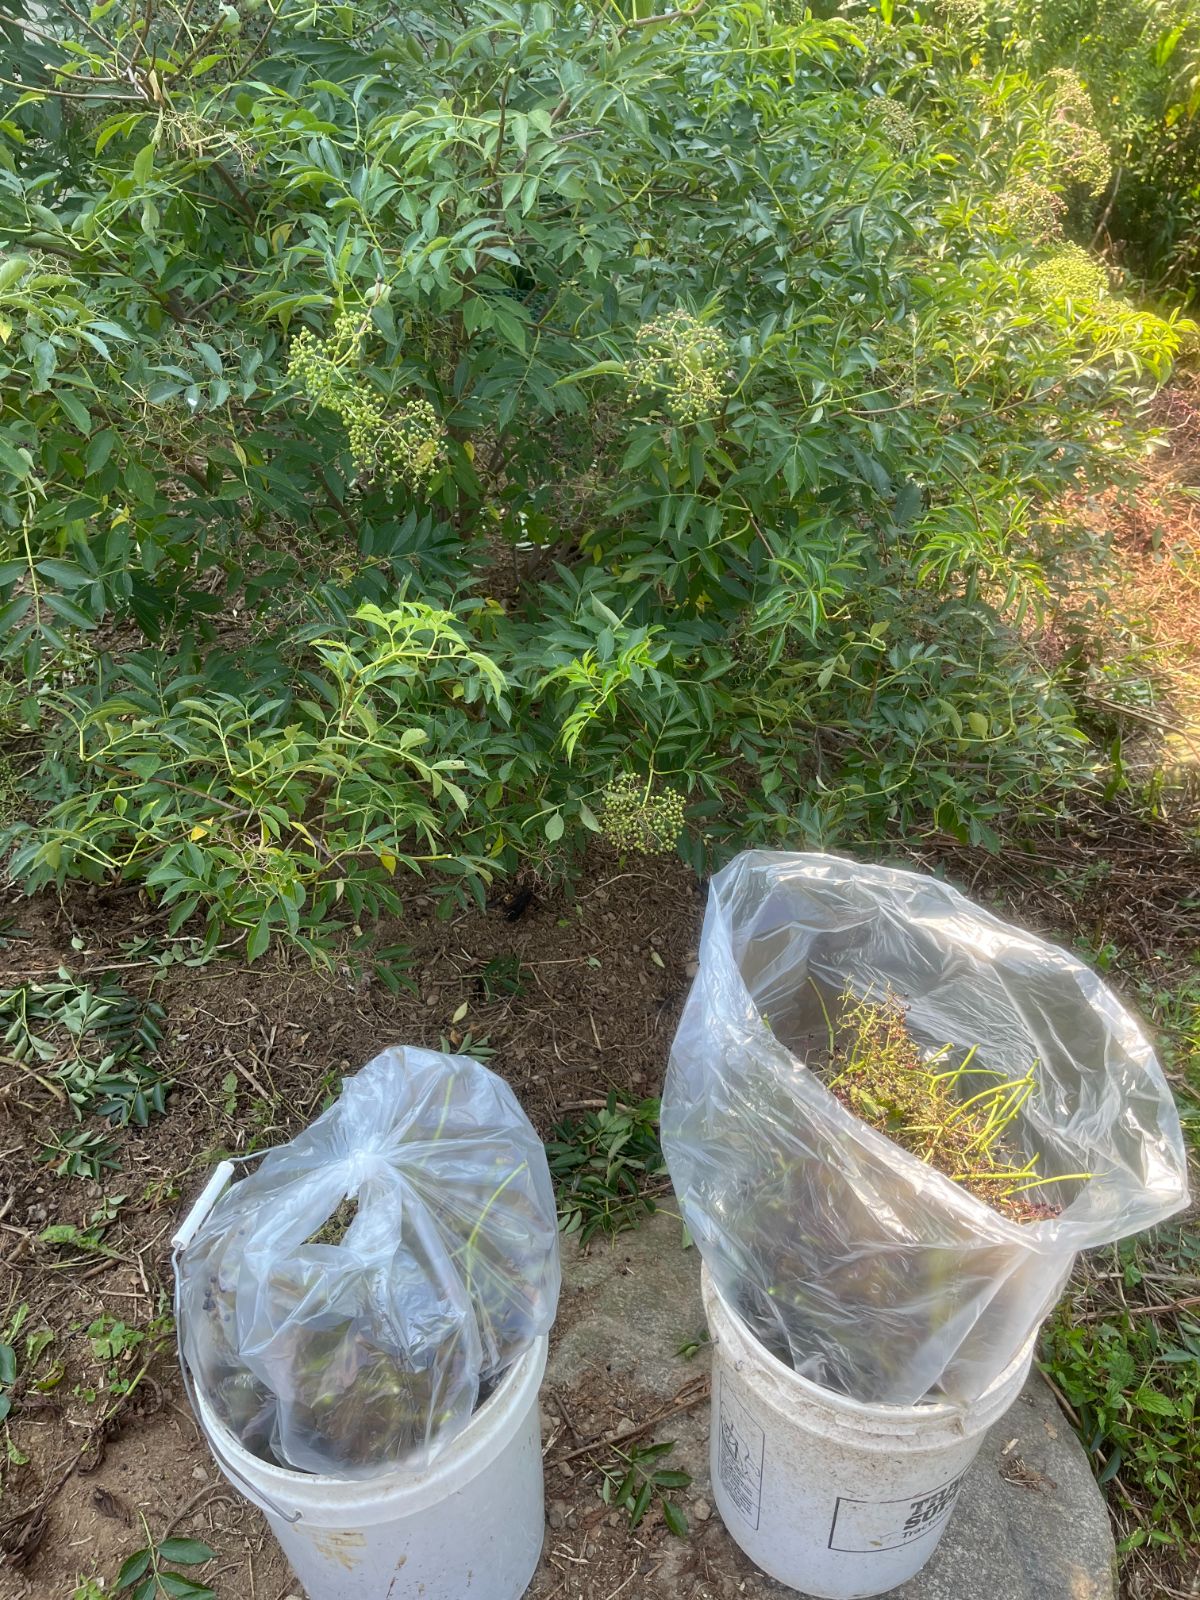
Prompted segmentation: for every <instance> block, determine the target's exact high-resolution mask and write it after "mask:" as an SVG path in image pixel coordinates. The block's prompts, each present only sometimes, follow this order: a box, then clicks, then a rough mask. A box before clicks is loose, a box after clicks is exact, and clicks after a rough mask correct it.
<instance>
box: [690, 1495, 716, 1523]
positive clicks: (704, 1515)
mask: <svg viewBox="0 0 1200 1600" xmlns="http://www.w3.org/2000/svg"><path fill="white" fill-rule="evenodd" d="M692 1515H693V1516H694V1517H695V1519H696V1521H697V1522H707V1521H708V1519H709V1517H711V1516H712V1507H711V1506H710V1505H709V1503H708V1501H707V1500H697V1501H696V1504H695V1505H694V1506H693V1507H692Z"/></svg>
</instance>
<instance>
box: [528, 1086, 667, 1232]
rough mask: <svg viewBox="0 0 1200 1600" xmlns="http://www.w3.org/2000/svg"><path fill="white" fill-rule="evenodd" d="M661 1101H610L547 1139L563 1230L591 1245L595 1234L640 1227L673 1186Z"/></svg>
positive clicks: (561, 1126) (568, 1122) (612, 1096)
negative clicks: (663, 1138) (660, 1117)
mask: <svg viewBox="0 0 1200 1600" xmlns="http://www.w3.org/2000/svg"><path fill="white" fill-rule="evenodd" d="M658 1110H659V1103H658V1101H657V1100H642V1101H640V1102H639V1103H638V1104H636V1105H626V1104H624V1103H620V1102H618V1100H617V1097H616V1095H615V1094H610V1095H609V1097H608V1103H607V1104H606V1105H604V1106H602V1107H599V1108H598V1109H595V1110H589V1111H587V1112H585V1113H584V1115H583V1116H581V1117H573V1118H568V1119H567V1120H565V1121H564V1122H561V1123H560V1124H559V1125H558V1127H556V1128H555V1129H554V1130H553V1132H552V1134H551V1136H550V1138H549V1139H548V1140H547V1142H546V1155H547V1158H548V1160H549V1163H550V1176H551V1177H552V1178H553V1179H554V1184H555V1188H556V1190H557V1193H558V1221H559V1227H560V1229H561V1230H562V1232H563V1233H566V1234H576V1235H577V1236H578V1238H579V1242H580V1243H581V1244H587V1243H588V1241H589V1240H590V1239H592V1238H593V1237H594V1236H595V1235H596V1234H597V1233H607V1234H610V1235H616V1234H618V1233H624V1232H625V1231H626V1230H627V1229H629V1228H636V1227H638V1226H639V1224H640V1223H642V1222H643V1221H644V1220H645V1219H646V1217H648V1216H652V1215H653V1213H654V1209H655V1196H656V1195H660V1194H662V1193H665V1192H666V1190H667V1188H668V1187H669V1185H668V1181H667V1176H666V1172H667V1169H666V1164H665V1162H664V1161H663V1153H662V1145H661V1144H660V1143H659V1136H658Z"/></svg>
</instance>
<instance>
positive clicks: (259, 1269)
mask: <svg viewBox="0 0 1200 1600" xmlns="http://www.w3.org/2000/svg"><path fill="white" fill-rule="evenodd" d="M558 1289H559V1261H558V1231H557V1223H556V1217H555V1205H554V1191H553V1187H552V1185H551V1181H550V1172H549V1168H548V1167H547V1164H546V1154H545V1150H544V1149H543V1147H542V1143H541V1140H540V1139H539V1138H538V1137H537V1134H536V1133H535V1132H534V1130H533V1128H532V1126H531V1125H530V1122H529V1119H528V1118H527V1117H526V1115H525V1113H524V1111H523V1110H522V1109H521V1106H520V1104H519V1103H518V1101H517V1099H516V1096H515V1095H514V1094H513V1093H512V1091H511V1089H509V1088H508V1086H507V1084H505V1083H504V1082H503V1081H502V1080H501V1079H500V1078H498V1077H496V1075H495V1074H494V1073H492V1072H489V1071H488V1070H487V1069H486V1068H485V1067H482V1066H480V1064H479V1063H478V1062H477V1061H473V1060H471V1059H470V1058H469V1057H467V1056H447V1055H439V1054H436V1053H434V1052H433V1051H430V1050H414V1049H399V1048H398V1049H393V1050H386V1051H384V1053H383V1054H382V1055H379V1056H376V1058H375V1059H374V1060H373V1061H372V1062H370V1063H369V1064H368V1065H367V1066H365V1067H364V1068H363V1069H362V1071H361V1072H359V1073H358V1074H357V1075H356V1076H354V1077H352V1078H346V1079H344V1080H343V1082H342V1093H341V1097H340V1098H339V1099H338V1100H337V1101H336V1102H335V1103H334V1104H333V1105H332V1106H331V1107H330V1109H329V1110H328V1111H326V1112H325V1113H324V1115H322V1116H321V1117H318V1119H317V1120H316V1121H315V1122H314V1123H312V1125H311V1126H310V1127H308V1128H306V1129H305V1130H304V1132H303V1133H301V1134H299V1135H298V1136H297V1137H296V1138H295V1139H293V1140H292V1141H291V1143H290V1144H286V1145H281V1146H280V1147H279V1148H278V1149H275V1150H272V1151H271V1152H270V1153H269V1154H268V1155H267V1156H266V1157H265V1158H264V1159H263V1161H262V1163H261V1165H260V1166H258V1167H257V1168H256V1169H254V1170H253V1171H252V1172H251V1173H250V1174H249V1175H248V1176H247V1177H246V1178H244V1179H242V1181H241V1182H239V1183H236V1184H234V1185H233V1187H232V1188H230V1189H228V1190H226V1192H225V1194H224V1195H222V1197H221V1198H220V1200H218V1202H217V1204H216V1205H215V1206H214V1207H213V1209H212V1211H211V1212H210V1213H209V1215H208V1217H207V1218H206V1219H205V1221H204V1222H203V1224H202V1225H201V1227H200V1229H199V1231H198V1232H197V1234H196V1236H195V1238H194V1239H193V1240H192V1241H191V1242H190V1244H189V1245H188V1247H187V1249H186V1251H185V1253H184V1255H183V1256H182V1258H181V1261H180V1263H179V1281H178V1313H179V1336H180V1347H181V1350H182V1354H183V1357H184V1359H185V1360H186V1362H187V1364H188V1367H189V1368H190V1370H191V1372H192V1374H193V1376H194V1378H195V1380H196V1382H197V1383H198V1384H199V1385H200V1387H201V1389H202V1391H203V1393H204V1395H205V1397H206V1399H207V1400H208V1401H209V1403H210V1404H211V1405H212V1406H213V1408H214V1410H215V1411H216V1413H217V1415H218V1416H219V1417H220V1418H221V1420H222V1421H223V1422H224V1423H225V1424H226V1426H227V1427H229V1428H230V1429H231V1430H232V1431H233V1433H234V1434H235V1435H236V1436H237V1437H238V1439H239V1440H240V1441H241V1442H242V1444H243V1445H244V1446H245V1447H246V1448H247V1449H249V1450H251V1451H252V1452H254V1453H255V1454H256V1455H259V1456H262V1457H263V1458H264V1459H267V1460H274V1461H276V1462H277V1463H278V1464H279V1465H281V1466H285V1467H291V1468H295V1469H298V1470H300V1471H307V1472H321V1473H329V1474H333V1475H335V1476H338V1477H343V1478H363V1477H370V1476H374V1475H376V1474H378V1473H382V1472H386V1471H388V1470H390V1469H392V1468H394V1467H396V1466H398V1465H404V1466H419V1465H421V1464H422V1463H423V1462H424V1461H427V1460H428V1459H430V1458H431V1456H432V1455H433V1454H434V1453H436V1451H437V1449H438V1448H439V1447H440V1446H441V1445H443V1444H444V1443H445V1442H446V1441H447V1440H449V1439H450V1438H452V1437H453V1436H454V1435H455V1434H456V1433H458V1432H459V1431H460V1430H461V1429H462V1428H463V1427H464V1426H465V1425H466V1423H467V1422H468V1421H469V1420H470V1417H471V1414H472V1412H473V1411H474V1410H475V1408H476V1405H477V1404H478V1403H479V1402H480V1401H481V1399H482V1398H483V1397H484V1396H485V1395H486V1393H487V1392H489V1390H490V1388H491V1387H493V1386H494V1385H495V1383H496V1382H497V1381H498V1379H499V1378H500V1377H501V1376H502V1374H503V1373H504V1371H505V1370H506V1368H508V1367H510V1366H511V1365H512V1363H513V1362H514V1361H516V1360H517V1359H518V1357H519V1356H520V1355H521V1354H522V1353H523V1352H524V1351H525V1350H526V1349H527V1348H528V1346H529V1345H530V1344H531V1342H532V1341H533V1340H534V1339H536V1338H537V1337H538V1336H539V1335H541V1334H543V1333H545V1332H547V1331H548V1329H549V1328H550V1325H551V1323H552V1322H553V1320H554V1312H555V1307H556V1305H557V1301H558Z"/></svg>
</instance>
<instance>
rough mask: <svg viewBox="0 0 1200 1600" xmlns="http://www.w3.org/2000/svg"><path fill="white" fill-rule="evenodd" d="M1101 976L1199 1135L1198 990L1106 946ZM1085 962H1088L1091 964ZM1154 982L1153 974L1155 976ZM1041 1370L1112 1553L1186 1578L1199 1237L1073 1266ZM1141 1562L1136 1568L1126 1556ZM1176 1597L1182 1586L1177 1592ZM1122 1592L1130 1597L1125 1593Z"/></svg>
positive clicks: (1191, 1231)
mask: <svg viewBox="0 0 1200 1600" xmlns="http://www.w3.org/2000/svg"><path fill="white" fill-rule="evenodd" d="M1100 948H1101V951H1102V953H1103V954H1104V956H1105V957H1106V961H1105V966H1106V970H1108V971H1110V972H1112V974H1113V977H1114V980H1115V981H1116V982H1118V983H1121V984H1123V985H1124V986H1125V987H1126V988H1127V989H1130V990H1132V992H1133V994H1134V996H1135V997H1136V999H1137V1000H1138V1001H1139V1003H1140V1005H1141V1007H1142V1009H1143V1011H1144V1012H1145V1013H1147V1014H1148V1015H1149V1016H1150V1017H1151V1018H1152V1019H1153V1020H1154V1021H1155V1022H1156V1023H1157V1024H1158V1028H1159V1030H1160V1053H1161V1055H1162V1059H1163V1063H1164V1065H1165V1067H1166V1068H1167V1070H1168V1073H1169V1074H1170V1075H1171V1079H1172V1082H1173V1084H1174V1086H1175V1091H1176V1096H1177V1099H1178V1103H1179V1111H1180V1116H1181V1119H1182V1121H1183V1124H1184V1129H1185V1131H1186V1132H1188V1133H1189V1134H1190V1136H1191V1138H1192V1140H1193V1142H1194V1141H1195V1137H1196V1129H1197V1126H1200V1076H1198V1074H1197V1067H1196V1063H1197V1062H1198V1061H1200V984H1197V983H1196V982H1195V981H1194V980H1193V981H1191V982H1184V983H1183V984H1181V985H1180V986H1178V987H1177V988H1175V989H1172V990H1167V989H1164V988H1163V987H1162V986H1161V981H1160V980H1156V979H1155V978H1153V977H1146V976H1144V975H1143V973H1142V971H1141V970H1140V969H1139V967H1138V966H1136V965H1135V964H1134V963H1133V962H1131V961H1130V959H1129V957H1128V955H1127V954H1125V953H1123V952H1122V950H1121V949H1120V948H1119V947H1118V946H1116V945H1113V944H1111V943H1105V944H1103V945H1102V946H1101V947H1100ZM1093 954H1094V952H1093ZM1152 970H1153V969H1152ZM1041 1359H1042V1364H1043V1367H1044V1369H1045V1370H1046V1372H1047V1373H1048V1374H1049V1376H1050V1377H1051V1378H1052V1379H1053V1381H1054V1383H1055V1384H1056V1385H1057V1387H1058V1389H1059V1391H1060V1392H1061V1394H1062V1395H1063V1396H1064V1398H1065V1399H1066V1401H1067V1403H1068V1404H1069V1405H1070V1407H1071V1408H1072V1410H1073V1412H1074V1418H1075V1421H1076V1425H1077V1429H1078V1432H1079V1435H1080V1438H1081V1439H1082V1441H1083V1444H1084V1447H1085V1449H1086V1450H1087V1451H1088V1453H1089V1455H1090V1456H1091V1459H1092V1462H1093V1465H1094V1467H1095V1471H1096V1476H1097V1479H1098V1481H1099V1482H1100V1483H1101V1484H1102V1485H1104V1486H1105V1487H1106V1488H1107V1490H1108V1492H1109V1496H1110V1504H1111V1506H1112V1508H1113V1513H1114V1518H1115V1520H1116V1522H1117V1525H1118V1526H1117V1533H1118V1549H1119V1551H1120V1552H1121V1553H1122V1555H1125V1556H1127V1557H1128V1558H1129V1559H1130V1560H1131V1561H1137V1560H1142V1561H1144V1560H1147V1559H1148V1558H1151V1557H1153V1558H1154V1561H1155V1562H1156V1563H1162V1562H1164V1561H1165V1562H1166V1564H1167V1566H1166V1568H1163V1567H1161V1566H1159V1565H1157V1564H1156V1565H1154V1566H1152V1568H1151V1569H1150V1570H1149V1571H1148V1572H1147V1573H1146V1575H1145V1576H1146V1578H1147V1579H1148V1581H1149V1583H1150V1584H1151V1585H1152V1586H1159V1587H1161V1588H1162V1589H1163V1590H1164V1592H1165V1591H1166V1589H1167V1587H1168V1584H1167V1580H1166V1579H1165V1576H1164V1574H1165V1572H1166V1571H1168V1570H1171V1569H1172V1568H1174V1567H1175V1566H1176V1565H1177V1564H1178V1566H1179V1570H1180V1573H1181V1575H1183V1576H1187V1575H1188V1574H1189V1573H1191V1572H1192V1571H1193V1570H1194V1562H1195V1551H1196V1548H1197V1544H1198V1541H1200V1442H1198V1439H1197V1431H1196V1421H1197V1418H1198V1417H1200V1229H1198V1228H1197V1226H1196V1223H1195V1220H1194V1219H1192V1218H1189V1217H1185V1218H1184V1219H1183V1220H1176V1221H1174V1222H1170V1223H1166V1224H1164V1225H1163V1226H1162V1227H1159V1228H1157V1229H1155V1230H1154V1231H1153V1232H1152V1233H1149V1234H1146V1235H1144V1236H1140V1237H1138V1238H1136V1239H1127V1240H1123V1241H1122V1242H1121V1243H1120V1244H1118V1245H1115V1246H1114V1247H1113V1248H1112V1250H1111V1251H1108V1252H1105V1253H1104V1254H1103V1255H1102V1256H1099V1257H1096V1258H1092V1259H1091V1260H1088V1261H1085V1262H1083V1263H1081V1265H1080V1268H1079V1271H1078V1272H1077V1274H1076V1277H1075V1281H1074V1283H1073V1285H1072V1291H1071V1293H1070V1295H1069V1297H1068V1298H1067V1299H1066V1300H1065V1301H1064V1302H1063V1304H1062V1305H1061V1306H1060V1307H1059V1308H1058V1310H1057V1311H1056V1312H1055V1314H1054V1316H1053V1317H1052V1318H1051V1319H1050V1321H1049V1323H1048V1324H1047V1326H1046V1330H1045V1333H1044V1336H1043V1341H1042V1348H1041ZM1139 1551H1140V1552H1142V1555H1141V1556H1140V1557H1139V1556H1137V1555H1135V1554H1134V1553H1135V1552H1139ZM1179 1587H1185V1585H1179ZM1130 1592H1138V1586H1137V1583H1136V1582H1131V1584H1130Z"/></svg>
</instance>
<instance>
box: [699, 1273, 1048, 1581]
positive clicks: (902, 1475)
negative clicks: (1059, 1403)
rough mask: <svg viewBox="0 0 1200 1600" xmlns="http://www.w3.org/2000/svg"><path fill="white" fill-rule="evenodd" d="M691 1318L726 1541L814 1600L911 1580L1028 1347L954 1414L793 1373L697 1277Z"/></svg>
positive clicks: (1028, 1355) (1022, 1367) (1020, 1377)
mask: <svg viewBox="0 0 1200 1600" xmlns="http://www.w3.org/2000/svg"><path fill="white" fill-rule="evenodd" d="M704 1309H705V1312H706V1313H707V1316H708V1327H709V1332H710V1334H711V1336H712V1341H713V1389H712V1426H711V1430H710V1438H711V1444H710V1458H711V1461H710V1464H711V1469H712V1483H713V1494H714V1498H715V1500H716V1503H717V1509H718V1510H719V1511H720V1513H721V1517H722V1520H723V1521H724V1523H725V1526H726V1528H727V1529H728V1530H729V1532H730V1534H731V1535H732V1536H733V1538H734V1540H735V1541H736V1542H737V1543H738V1544H739V1545H740V1546H741V1547H742V1549H743V1550H744V1551H745V1552H746V1554H747V1555H748V1556H749V1557H750V1559H751V1560H752V1561H753V1562H754V1563H755V1565H756V1566H758V1567H761V1569H762V1570H763V1571H764V1572H765V1573H767V1574H768V1575H769V1576H770V1577H772V1578H776V1579H778V1580H779V1582H780V1583H785V1584H787V1585H788V1586H789V1587H791V1588H793V1589H799V1590H801V1591H802V1592H803V1593H804V1594H806V1595H816V1596H819V1597H821V1600H863V1597H865V1596H867V1595H876V1594H884V1593H886V1591H887V1590H889V1589H894V1588H895V1587H896V1586H897V1585H898V1584H901V1583H904V1582H905V1580H906V1579H908V1578H911V1577H912V1576H913V1574H914V1573H915V1572H919V1571H920V1569H921V1568H922V1567H923V1566H924V1565H925V1563H926V1562H927V1561H928V1560H929V1558H930V1556H931V1555H932V1554H933V1552H934V1550H935V1549H936V1548H937V1543H938V1540H939V1539H940V1538H941V1536H942V1534H943V1532H944V1531H945V1528H946V1524H947V1522H948V1521H949V1520H950V1514H951V1512H952V1511H953V1510H954V1505H955V1502H956V1500H957V1499H958V1492H959V1489H960V1487H961V1485H962V1481H963V1478H964V1476H965V1474H966V1471H967V1468H968V1467H969V1466H970V1465H971V1463H972V1461H974V1459H975V1457H976V1455H977V1454H978V1452H979V1447H980V1445H981V1444H982V1443H983V1436H984V1434H985V1433H986V1432H987V1430H988V1429H989V1428H990V1427H991V1425H992V1423H994V1422H996V1421H998V1420H999V1418H1000V1417H1002V1416H1003V1415H1004V1413H1005V1412H1006V1411H1007V1410H1008V1408H1009V1406H1010V1405H1012V1403H1013V1401H1014V1400H1015V1399H1016V1397H1017V1395H1018V1394H1019V1393H1020V1392H1021V1389H1022V1387H1023V1385H1024V1383H1025V1379H1026V1376H1027V1375H1028V1372H1029V1368H1030V1364H1031V1362H1032V1361H1033V1343H1034V1341H1033V1340H1032V1339H1031V1340H1030V1341H1029V1343H1028V1344H1027V1345H1026V1346H1025V1348H1024V1349H1023V1350H1022V1351H1021V1353H1020V1354H1019V1355H1018V1356H1017V1358H1016V1360H1015V1361H1013V1362H1012V1363H1011V1365H1010V1366H1009V1367H1008V1368H1007V1369H1006V1370H1005V1371H1004V1372H1003V1373H1002V1374H1001V1376H1000V1377H999V1378H998V1379H997V1380H996V1382H995V1383H994V1384H993V1385H992V1387H991V1389H989V1390H988V1392H987V1393H986V1394H985V1395H984V1396H983V1397H982V1398H981V1399H980V1401H979V1403H978V1404H977V1405H976V1406H973V1407H972V1408H971V1410H970V1411H969V1412H968V1413H966V1414H965V1415H964V1414H963V1413H961V1412H960V1411H958V1410H956V1409H955V1408H954V1407H952V1406H947V1405H927V1406H889V1405H862V1404H860V1403H859V1402H858V1401H856V1400H851V1399H849V1398H848V1397H846V1396H845V1395H839V1394H835V1393H833V1392H832V1391H831V1390H828V1389H823V1388H821V1386H820V1385H819V1384H815V1383H811V1382H809V1380H808V1379H806V1378H802V1377H800V1376H799V1375H798V1374H797V1373H795V1372H793V1371H792V1369H791V1368H790V1367H788V1366H785V1365H784V1363H783V1362H782V1361H779V1360H777V1359H776V1358H775V1357H774V1356H773V1355H771V1354H770V1352H769V1351H768V1350H766V1349H764V1347H763V1346H762V1344H760V1343H759V1341H758V1340H757V1339H756V1338H755V1337H754V1335H753V1334H752V1333H751V1332H750V1330H749V1329H748V1328H747V1327H746V1325H745V1323H744V1322H743V1321H742V1320H741V1318H740V1317H738V1316H736V1315H735V1314H734V1312H733V1311H732V1310H731V1309H730V1308H729V1306H728V1305H727V1304H726V1302H725V1301H724V1300H723V1299H722V1298H721V1295H720V1294H719V1293H718V1291H717V1288H716V1286H715V1285H714V1283H713V1281H712V1279H711V1278H710V1277H709V1274H708V1271H707V1269H706V1270H705V1273H704Z"/></svg>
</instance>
